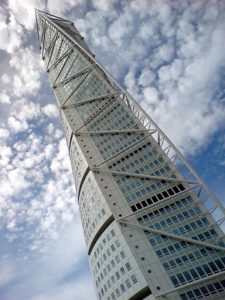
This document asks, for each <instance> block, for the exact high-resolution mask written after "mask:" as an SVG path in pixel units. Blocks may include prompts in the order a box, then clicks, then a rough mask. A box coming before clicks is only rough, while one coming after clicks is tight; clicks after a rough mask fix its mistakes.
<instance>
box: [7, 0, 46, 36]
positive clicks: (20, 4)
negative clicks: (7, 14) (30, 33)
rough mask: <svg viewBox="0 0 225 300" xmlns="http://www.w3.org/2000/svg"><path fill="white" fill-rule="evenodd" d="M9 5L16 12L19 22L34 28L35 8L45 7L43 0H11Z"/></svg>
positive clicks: (30, 28)
mask: <svg viewBox="0 0 225 300" xmlns="http://www.w3.org/2000/svg"><path fill="white" fill-rule="evenodd" d="M8 7H9V9H10V11H11V12H12V13H13V14H14V16H15V18H16V20H17V22H18V23H19V24H21V25H23V26H24V27H25V28H26V29H28V30H32V29H33V28H34V25H35V13H34V9H35V8H39V9H40V8H41V7H44V1H43V0H23V1H17V0H9V1H8Z"/></svg>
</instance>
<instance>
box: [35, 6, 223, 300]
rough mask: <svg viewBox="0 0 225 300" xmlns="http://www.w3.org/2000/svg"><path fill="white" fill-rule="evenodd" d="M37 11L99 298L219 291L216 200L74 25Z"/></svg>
mask: <svg viewBox="0 0 225 300" xmlns="http://www.w3.org/2000/svg"><path fill="white" fill-rule="evenodd" d="M36 19H37V32H38V39H39V45H40V48H41V52H42V58H43V60H44V61H45V64H46V69H47V72H48V76H49V80H50V82H51V85H52V88H53V89H54V92H55V96H56V99H57V102H58V105H59V109H60V113H61V119H62V123H63V127H64V130H65V136H66V140H67V145H68V150H69V155H70V160H71V165H72V170H73V174H74V180H75V185H76V190H77V197H78V203H79V207H80V214H81V220H82V224H83V229H84V235H85V239H86V243H87V248H88V254H89V258H90V267H91V270H92V274H93V278H94V281H95V286H96V294H97V297H98V299H107V300H108V299H112V300H113V299H158V300H159V299H171V300H174V299H182V300H187V299H192V300H193V299H225V243H224V242H225V238H224V233H223V231H222V230H221V229H220V225H221V224H222V222H223V221H224V207H223V206H222V205H221V204H220V202H219V201H218V200H217V199H216V197H215V196H214V195H213V194H212V192H210V191H209V190H208V188H207V187H206V186H205V184H204V183H203V182H202V181H201V179H200V178H199V177H198V176H197V174H196V173H195V172H194V171H193V169H192V168H191V166H190V165H189V164H188V163H187V161H186V160H185V159H184V157H183V156H182V155H181V153H180V152H179V151H178V150H177V149H176V147H175V146H174V145H173V144H172V143H171V141H170V140H169V139H168V138H167V137H166V136H165V134H164V133H163V132H162V131H161V130H160V129H159V127H158V126H157V125H156V124H155V123H154V122H153V120H151V118H150V117H149V116H148V115H147V114H146V113H145V112H144V110H143V109H142V108H141V107H140V106H139V105H138V104H137V103H136V102H135V100H134V99H133V98H132V97H131V96H130V95H129V94H128V93H127V92H126V91H125V90H124V89H123V88H122V87H121V86H120V85H119V84H118V83H117V82H116V80H115V79H114V78H113V77H112V76H111V75H110V74H109V73H108V72H107V71H106V70H105V69H104V68H103V67H102V66H101V65H100V64H99V63H98V62H97V61H96V60H95V57H94V55H93V54H92V52H91V51H90V49H89V48H88V46H87V44H86V43H85V41H84V39H83V37H82V36H81V35H80V33H79V31H78V30H77V29H76V27H75V26H74V24H73V23H72V22H70V21H68V20H65V19H62V18H59V17H56V16H53V15H51V14H49V13H46V12H42V11H39V10H36Z"/></svg>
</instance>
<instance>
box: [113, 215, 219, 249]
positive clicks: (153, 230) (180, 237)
mask: <svg viewBox="0 0 225 300" xmlns="http://www.w3.org/2000/svg"><path fill="white" fill-rule="evenodd" d="M118 222H119V223H121V224H126V225H131V226H134V227H137V228H140V229H143V230H144V231H149V232H150V233H154V234H159V235H163V236H167V237H168V238H171V239H175V240H178V241H184V242H187V243H190V244H193V245H198V246H202V247H207V248H211V249H214V250H216V251H219V252H223V253H225V248H223V247H220V246H217V245H213V244H210V243H206V242H202V241H198V240H194V239H192V238H189V237H185V236H182V235H177V234H173V233H170V232H167V231H163V230H158V229H154V228H149V227H147V226H143V225H139V224H136V223H133V222H130V221H124V220H122V221H118Z"/></svg>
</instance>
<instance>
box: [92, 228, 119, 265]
mask: <svg viewBox="0 0 225 300" xmlns="http://www.w3.org/2000/svg"><path fill="white" fill-rule="evenodd" d="M115 235H116V233H115V231H114V229H111V230H110V232H108V233H107V234H106V237H105V238H103V239H102V241H101V242H100V243H99V245H98V247H97V248H96V250H95V251H94V252H93V260H91V264H92V265H93V264H94V260H96V259H97V257H98V255H99V254H101V252H102V251H103V249H105V246H106V245H107V244H108V243H109V242H110V241H111V240H112V239H113V238H114V237H115ZM116 245H117V247H119V246H120V242H119V241H118V242H116Z"/></svg>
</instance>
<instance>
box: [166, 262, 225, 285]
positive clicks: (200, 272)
mask: <svg viewBox="0 0 225 300" xmlns="http://www.w3.org/2000/svg"><path fill="white" fill-rule="evenodd" d="M224 270H225V258H223V259H217V260H215V262H208V263H205V264H203V265H201V266H198V267H195V268H192V269H190V270H186V271H184V272H182V273H178V274H176V275H173V276H171V277H170V278H171V280H172V282H173V284H174V286H175V287H178V286H180V285H184V284H187V283H189V282H192V281H195V280H198V279H200V278H204V277H207V276H209V275H212V274H215V273H218V272H221V271H224Z"/></svg>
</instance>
